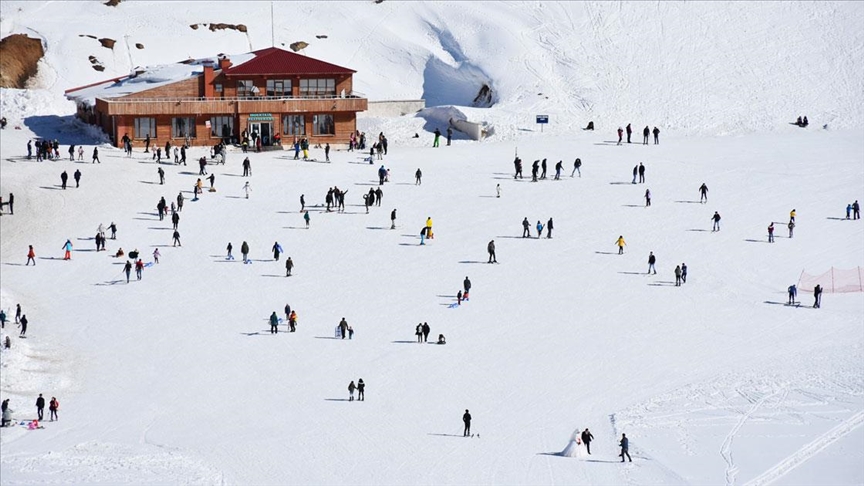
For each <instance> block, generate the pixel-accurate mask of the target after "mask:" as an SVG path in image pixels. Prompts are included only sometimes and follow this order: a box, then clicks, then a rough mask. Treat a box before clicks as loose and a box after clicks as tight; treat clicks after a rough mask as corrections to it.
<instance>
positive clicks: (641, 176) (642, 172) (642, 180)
mask: <svg viewBox="0 0 864 486" xmlns="http://www.w3.org/2000/svg"><path fill="white" fill-rule="evenodd" d="M643 183H645V166H644V165H642V162H639V184H643Z"/></svg>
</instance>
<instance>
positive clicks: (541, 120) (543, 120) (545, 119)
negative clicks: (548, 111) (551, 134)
mask: <svg viewBox="0 0 864 486" xmlns="http://www.w3.org/2000/svg"><path fill="white" fill-rule="evenodd" d="M537 123H549V115H537Z"/></svg>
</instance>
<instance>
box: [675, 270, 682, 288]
mask: <svg viewBox="0 0 864 486" xmlns="http://www.w3.org/2000/svg"><path fill="white" fill-rule="evenodd" d="M675 286H676V287H680V286H681V265H678V266H677V267H675Z"/></svg>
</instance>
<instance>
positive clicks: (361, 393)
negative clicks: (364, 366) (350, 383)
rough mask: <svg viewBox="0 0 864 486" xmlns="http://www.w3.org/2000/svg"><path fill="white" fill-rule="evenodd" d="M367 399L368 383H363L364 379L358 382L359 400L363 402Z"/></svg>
mask: <svg viewBox="0 0 864 486" xmlns="http://www.w3.org/2000/svg"><path fill="white" fill-rule="evenodd" d="M365 398H366V383H363V378H360V379H359V380H357V400H358V401H361V402H362V401H363V400H364V399H365Z"/></svg>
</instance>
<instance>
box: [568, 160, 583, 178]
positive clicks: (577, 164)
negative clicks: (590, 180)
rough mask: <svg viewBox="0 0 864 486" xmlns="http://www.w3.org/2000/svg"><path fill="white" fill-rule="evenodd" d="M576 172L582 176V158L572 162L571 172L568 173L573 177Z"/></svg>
mask: <svg viewBox="0 0 864 486" xmlns="http://www.w3.org/2000/svg"><path fill="white" fill-rule="evenodd" d="M577 172H578V173H579V177H582V159H579V158H577V159H576V161H575V162H573V172H571V173H570V177H573V175H574V174H576V173H577Z"/></svg>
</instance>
